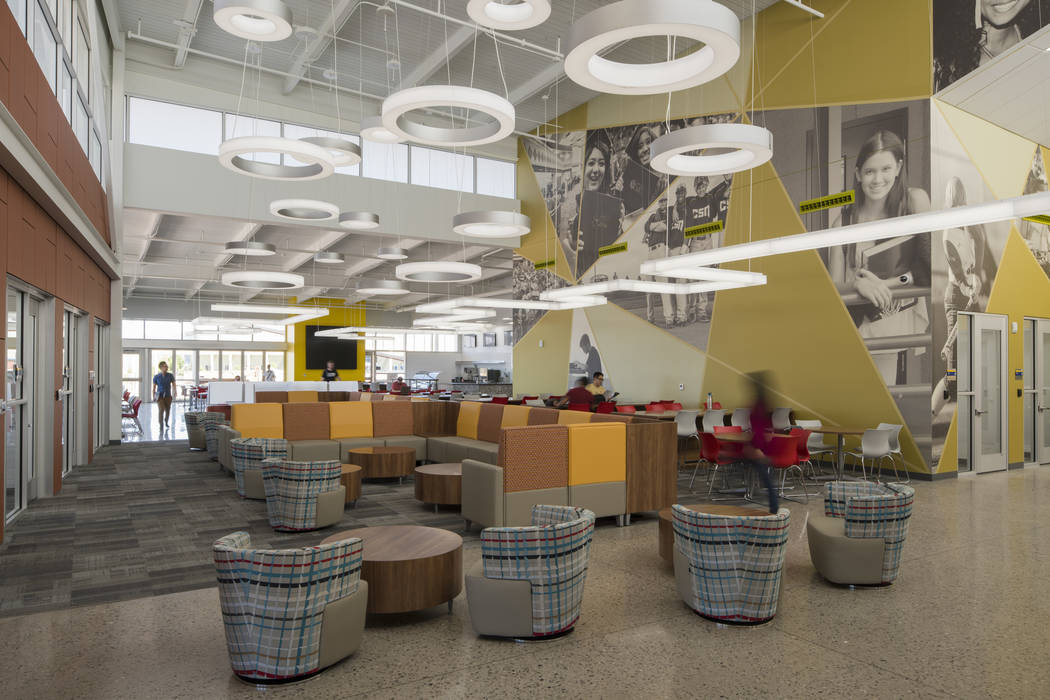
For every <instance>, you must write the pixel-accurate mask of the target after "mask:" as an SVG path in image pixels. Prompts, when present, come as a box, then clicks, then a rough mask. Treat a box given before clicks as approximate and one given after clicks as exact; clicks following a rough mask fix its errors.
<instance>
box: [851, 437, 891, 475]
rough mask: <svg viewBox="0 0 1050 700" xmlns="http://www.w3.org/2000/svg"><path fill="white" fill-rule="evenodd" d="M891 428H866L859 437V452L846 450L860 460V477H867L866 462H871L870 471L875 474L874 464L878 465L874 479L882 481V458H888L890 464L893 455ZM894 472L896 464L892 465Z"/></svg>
mask: <svg viewBox="0 0 1050 700" xmlns="http://www.w3.org/2000/svg"><path fill="white" fill-rule="evenodd" d="M891 433H892V431H891V430H879V429H878V428H868V429H867V430H865V431H864V435H862V436H861V438H860V452H848V453H847V454H848V455H849V456H850V457H853V458H854V459H859V460H860V475H861V478H863V479H867V478H868V476H867V471H866V469H865V467H866V465H867V463H868V462H869V461H870V462H871V471H872V474H873V475H875V465H876V464H878V465H879V471H878V474H877V475H875V481H876V482H880V481H882V462H883V460H886V459H888V460H890V464H893V457H891V456H890V453H891V449H890V434H891ZM893 471H894V473H896V471H897V466H896V465H894V467H893Z"/></svg>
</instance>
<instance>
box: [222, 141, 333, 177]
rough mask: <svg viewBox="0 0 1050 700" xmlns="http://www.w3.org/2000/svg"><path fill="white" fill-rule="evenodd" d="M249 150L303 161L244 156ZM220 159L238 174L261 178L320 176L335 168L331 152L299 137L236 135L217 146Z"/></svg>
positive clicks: (329, 173) (225, 165) (326, 175)
mask: <svg viewBox="0 0 1050 700" xmlns="http://www.w3.org/2000/svg"><path fill="white" fill-rule="evenodd" d="M248 153H277V154H283V155H286V156H288V157H289V158H292V159H294V160H296V161H298V162H300V163H304V165H279V164H277V163H263V162H261V161H257V160H251V159H249V158H245V157H244V156H245V155H246V154H248ZM219 163H221V164H222V166H223V167H225V168H228V169H230V170H232V171H233V172H235V173H240V174H241V175H251V176H252V177H258V178H262V179H264V180H296V181H299V182H302V181H305V180H320V179H321V178H324V177H328V176H329V175H331V174H332V173H333V172H335V163H333V162H332V156H331V154H330V153H329V152H328V151H327V150H326V149H324V148H321V147H320V146H317V145H315V144H312V143H306V142H305V141H301V140H299V139H286V138H283V137H279V136H238V137H236V138H232V139H227V140H226V141H223V142H222V144H221V145H220V146H219Z"/></svg>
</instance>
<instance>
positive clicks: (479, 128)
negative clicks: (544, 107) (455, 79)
mask: <svg viewBox="0 0 1050 700" xmlns="http://www.w3.org/2000/svg"><path fill="white" fill-rule="evenodd" d="M446 107H453V108H456V107H458V108H460V109H471V110H474V111H477V112H483V113H484V114H487V115H488V116H490V117H492V119H493V120H494V121H493V122H487V123H484V124H480V125H476V126H463V127H444V126H431V125H429V124H424V123H423V122H421V121H418V120H415V119H412V118H411V115H410V114H409V113H410V112H414V111H416V110H423V109H443V108H446ZM514 119H515V112H514V105H512V104H511V103H510V102H508V101H507V100H505V99H503V98H502V97H500V96H499V95H496V94H494V93H491V92H486V91H485V90H479V89H477V88H471V87H462V86H460V85H421V86H419V87H414V88H408V89H407V90H401V91H400V92H395V93H394V94H393V95H391V96H390V97H388V98H386V99H385V100H383V126H384V127H386V128H387V130H388V131H390V132H391V133H393V134H395V135H396V136H398V137H399V138H401V139H403V140H405V141H412V142H413V143H419V144H423V145H426V146H446V147H448V146H480V145H483V144H486V143H494V142H496V141H500V140H502V139H504V138H506V137H508V136H510V135H511V134H512V133H514Z"/></svg>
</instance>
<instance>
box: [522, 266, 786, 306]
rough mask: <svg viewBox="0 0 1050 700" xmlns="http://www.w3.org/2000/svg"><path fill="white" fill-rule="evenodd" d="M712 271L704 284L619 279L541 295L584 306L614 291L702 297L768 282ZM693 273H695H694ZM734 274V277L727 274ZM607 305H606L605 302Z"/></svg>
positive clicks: (757, 277)
mask: <svg viewBox="0 0 1050 700" xmlns="http://www.w3.org/2000/svg"><path fill="white" fill-rule="evenodd" d="M708 269H710V270H711V271H712V272H714V273H715V274H712V275H707V278H706V279H704V278H701V279H704V281H701V282H656V281H653V280H632V279H615V280H608V281H606V282H592V283H591V284H581V285H577V286H575V287H563V288H561V289H550V290H547V291H546V292H543V293H542V294H540V299H549V300H551V301H567V302H568V301H571V302H578V303H583V302H585V301H586V300H588V299H592V298H598V299H604V298H605V297H603V296H600V295H604V294H611V293H613V292H642V293H643V294H701V293H703V292H717V291H721V290H723V289H737V288H739V287H755V286H761V285H764V284H765V283H766V276H765V275H763V274H761V273H758V272H739V271H737V270H719V269H717V268H704V271H705V272H706V271H707V270H708ZM690 272H692V270H690ZM724 273H732V274H724ZM603 303H604V302H603Z"/></svg>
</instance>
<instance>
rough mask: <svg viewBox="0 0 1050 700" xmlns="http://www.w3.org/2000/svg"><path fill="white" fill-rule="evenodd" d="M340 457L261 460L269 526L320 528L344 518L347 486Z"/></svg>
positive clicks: (293, 528)
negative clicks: (329, 458)
mask: <svg viewBox="0 0 1050 700" xmlns="http://www.w3.org/2000/svg"><path fill="white" fill-rule="evenodd" d="M342 473H343V468H342V466H340V464H339V461H338V460H334V459H333V460H328V461H324V462H292V461H287V460H282V459H279V458H278V459H265V460H263V462H262V476H263V487H264V488H265V489H266V513H267V515H268V516H269V519H270V526H271V527H272V528H273V529H274V530H281V531H283V532H301V531H303V530H317V529H320V528H322V527H328V526H329V525H334V524H335V523H337V522H339V521H340V520H342V519H343V507H344V506H345V505H346V487H345V486H343V484H342V482H341V481H340V477H341V476H342Z"/></svg>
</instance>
